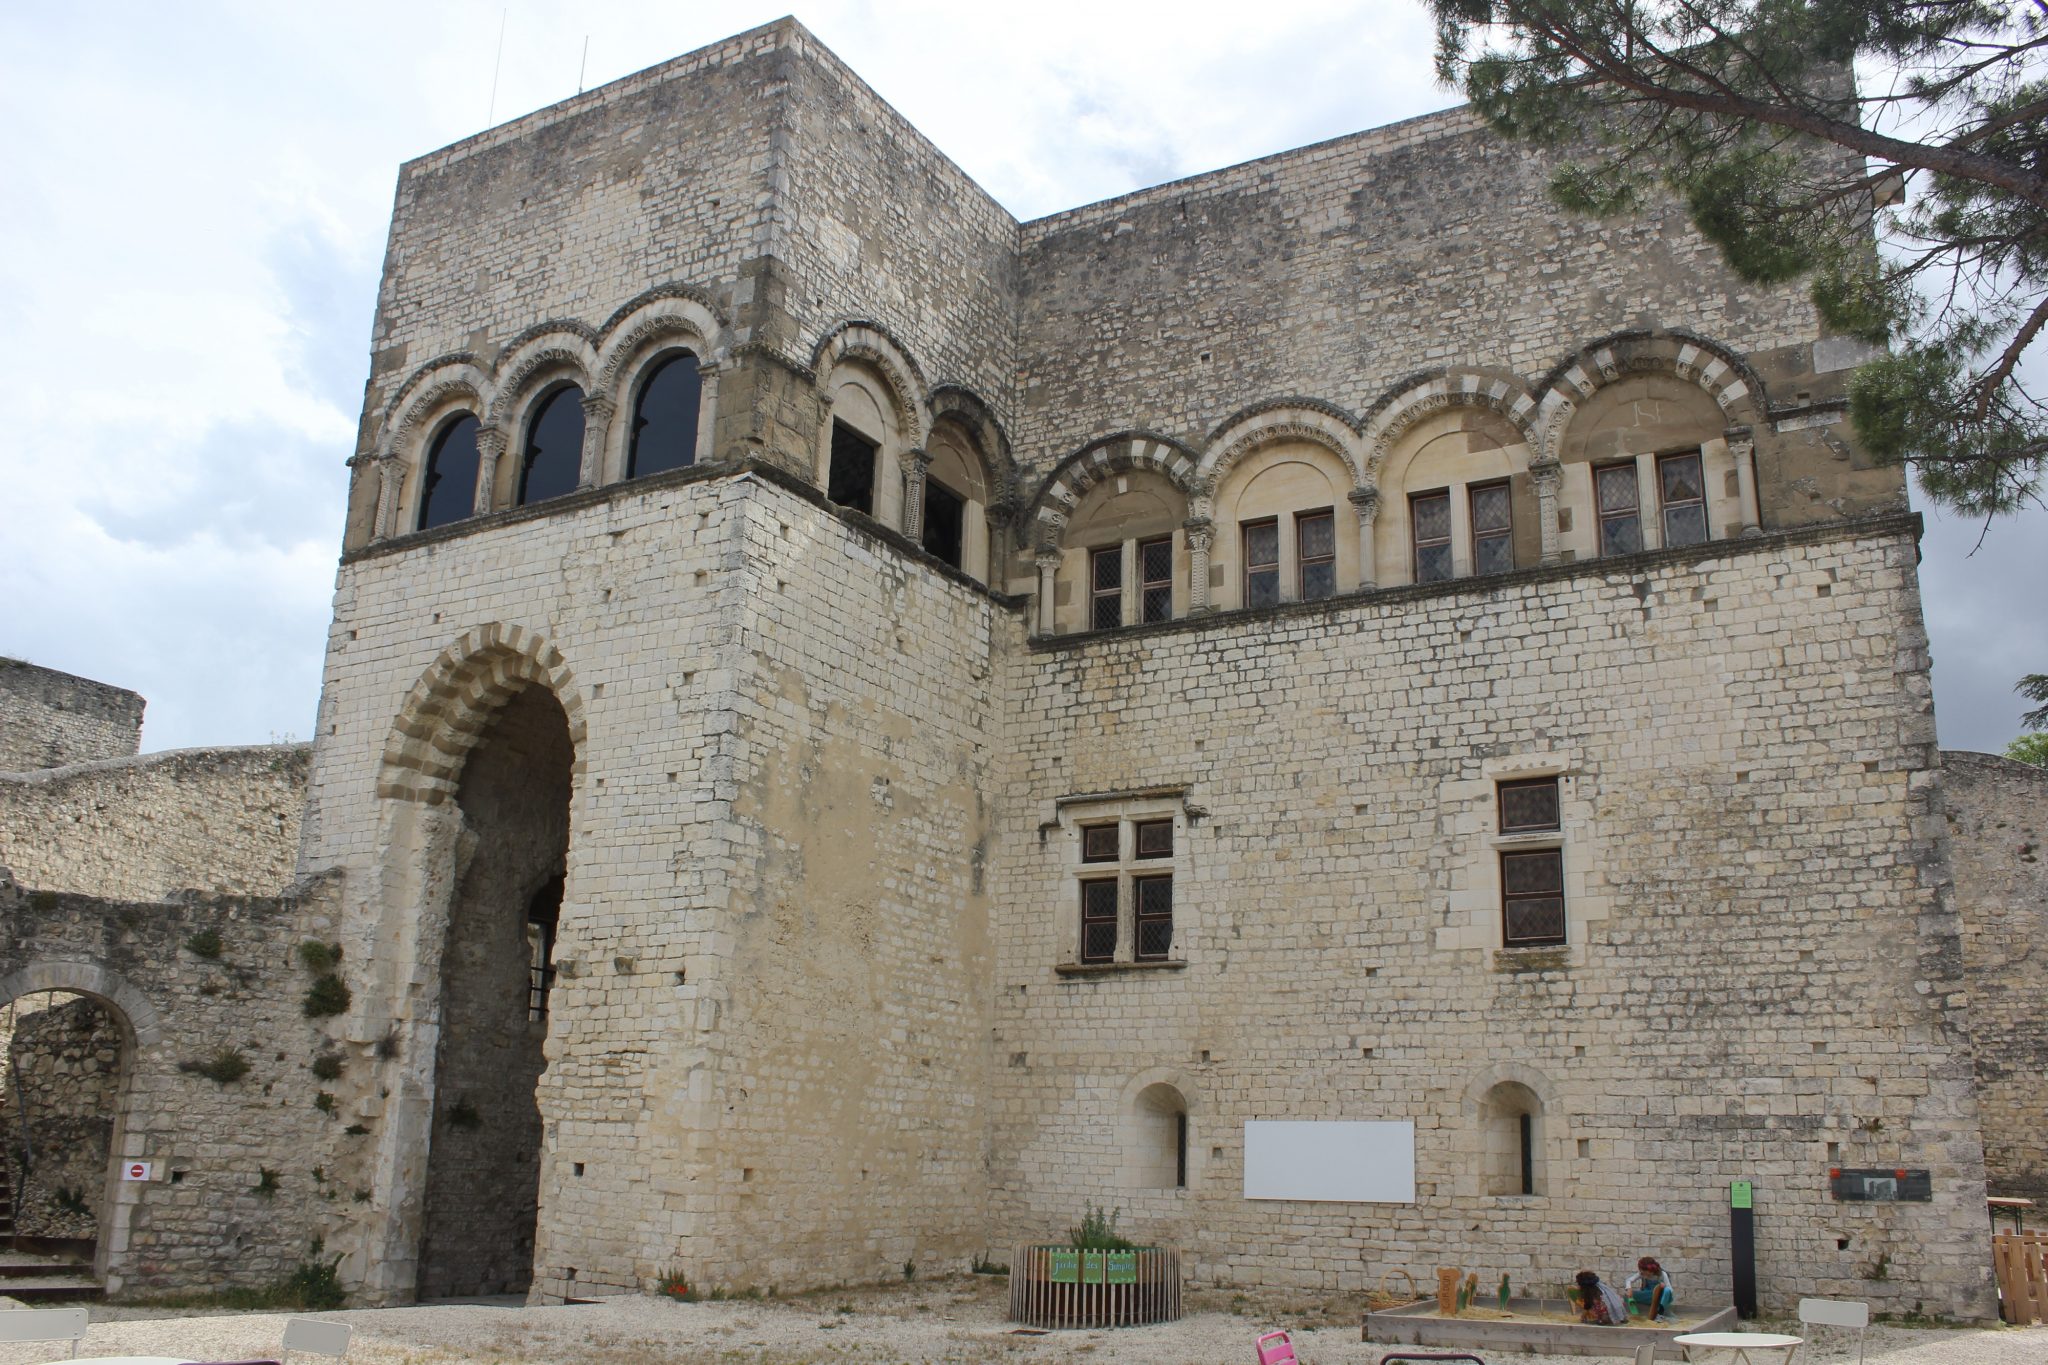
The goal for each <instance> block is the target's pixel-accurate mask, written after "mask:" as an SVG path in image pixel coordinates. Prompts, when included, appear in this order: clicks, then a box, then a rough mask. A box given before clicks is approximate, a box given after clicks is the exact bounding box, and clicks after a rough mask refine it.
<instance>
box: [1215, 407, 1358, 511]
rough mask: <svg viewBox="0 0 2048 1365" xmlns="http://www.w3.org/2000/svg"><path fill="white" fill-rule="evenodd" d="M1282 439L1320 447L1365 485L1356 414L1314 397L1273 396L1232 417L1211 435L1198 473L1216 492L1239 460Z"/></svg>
mask: <svg viewBox="0 0 2048 1365" xmlns="http://www.w3.org/2000/svg"><path fill="white" fill-rule="evenodd" d="M1280 441H1303V442H1306V443H1307V444H1309V445H1314V446H1320V447H1322V448H1323V449H1324V450H1327V451H1329V452H1330V453H1331V454H1332V455H1335V456H1336V457H1337V458H1338V459H1340V460H1342V461H1343V462H1344V467H1345V468H1346V469H1348V470H1350V471H1351V485H1352V487H1353V488H1364V487H1366V486H1367V481H1366V467H1365V454H1364V450H1363V449H1362V448H1361V446H1360V444H1359V426H1358V423H1357V419H1355V418H1353V417H1352V416H1351V415H1350V414H1349V413H1347V412H1345V411H1344V410H1343V409H1342V408H1339V407H1337V406H1336V405H1335V404H1334V403H1324V402H1321V401H1320V400H1317V399H1312V398H1281V399H1275V400H1273V401H1271V402H1268V403H1262V404H1259V405H1257V406H1256V407H1251V408H1246V409H1245V410H1244V411H1243V412H1241V413H1239V414H1237V415H1236V416H1234V417H1233V418H1231V419H1230V420H1229V421H1228V422H1226V423H1224V424H1223V425H1222V426H1221V427H1219V428H1217V430H1216V431H1215V433H1214V434H1212V435H1211V436H1210V438H1209V443H1208V447H1207V449H1206V450H1205V451H1204V453H1203V455H1202V460H1201V464H1200V466H1199V467H1198V468H1197V470H1196V478H1197V480H1198V481H1199V482H1200V483H1201V485H1202V486H1203V487H1205V488H1207V489H1209V490H1210V491H1211V492H1212V493H1213V491H1214V490H1215V489H1216V487H1217V486H1218V485H1219V484H1221V483H1222V481H1223V477H1224V476H1225V475H1226V474H1228V473H1229V472H1230V470H1231V467H1232V466H1234V465H1236V464H1237V462H1238V461H1240V460H1242V459H1244V457H1245V456H1247V455H1250V454H1251V453H1253V452H1254V451H1256V450H1260V449H1262V448H1264V447H1266V446H1269V445H1273V444H1275V443H1276V442H1280Z"/></svg>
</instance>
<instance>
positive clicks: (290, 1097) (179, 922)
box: [0, 878, 375, 1297]
mask: <svg viewBox="0 0 2048 1365" xmlns="http://www.w3.org/2000/svg"><path fill="white" fill-rule="evenodd" d="M332 890H333V888H332V886H331V884H326V883H313V884H309V885H306V886H303V887H301V888H300V889H299V892H298V893H297V894H295V895H293V896H290V897H285V898H274V899H252V898H240V897H216V898H199V897H194V898H190V899H187V900H184V901H181V902H179V903H178V904H176V905H163V904H148V903H142V902H133V901H127V902H124V901H108V900H97V899H93V898H90V897H86V896H76V895H69V894H59V893H55V892H49V891H34V892H29V891H24V890H22V889H20V888H18V887H17V886H15V885H14V884H13V883H12V882H9V881H7V880H5V879H4V878H0V1001H8V1000H14V999H18V998H21V997H22V996H24V995H31V994H34V993H37V992H46V991H74V992H79V993H83V994H87V995H90V996H92V997H94V998H95V999H96V1000H97V1001H98V1002H100V1003H101V1004H102V1005H103V1006H106V1007H107V1008H108V1009H109V1011H110V1012H111V1014H112V1015H113V1017H114V1018H115V1019H116V1021H117V1022H118V1026H119V1033H120V1038H121V1047H120V1053H121V1056H120V1062H119V1070H120V1076H119V1081H118V1083H117V1094H118V1099H117V1101H116V1103H115V1106H114V1113H115V1122H114V1125H113V1137H112V1144H113V1154H114V1157H115V1158H116V1160H118V1161H132V1160H142V1161H149V1162H153V1163H154V1164H155V1166H156V1178H155V1179H154V1180H152V1181H150V1182H148V1183H138V1182H129V1181H117V1180H113V1179H111V1176H112V1174H113V1173H112V1172H111V1171H110V1170H109V1169H107V1164H106V1163H101V1164H100V1168H99V1171H98V1178H97V1179H96V1180H94V1181H92V1182H89V1188H88V1189H86V1190H85V1191H84V1194H85V1197H86V1198H87V1199H88V1200H89V1201H90V1202H91V1203H92V1204H93V1206H94V1208H95V1210H96V1214H97V1220H98V1224H99V1237H100V1241H99V1257H100V1267H101V1269H102V1270H103V1271H104V1272H105V1274H106V1285H107V1288H108V1291H109V1293H110V1294H112V1295H114V1296H116V1297H121V1296H132V1295H137V1294H150V1293H164V1292H170V1291H174V1290H185V1291H189V1290H195V1289H205V1290H214V1289H224V1288H230V1287H234V1286H251V1287H253V1286H261V1285H267V1284H270V1283H272V1282H274V1281H276V1280H278V1279H280V1278H282V1277H283V1276H285V1275H286V1274H288V1273H290V1272H291V1271H292V1270H293V1269H294V1268H296V1267H297V1266H298V1265H299V1264H300V1263H301V1262H303V1261H304V1260H305V1259H306V1258H307V1257H308V1256H309V1254H310V1251H311V1247H312V1244H313V1240H314V1239H315V1238H316V1237H331V1236H333V1235H335V1233H336V1231H337V1230H338V1228H339V1227H340V1226H342V1225H343V1224H344V1223H345V1221H346V1220H347V1219H348V1218H350V1217H352V1216H356V1215H357V1214H359V1213H360V1211H361V1210H362V1209H363V1208H364V1207H365V1206H363V1205H361V1204H358V1203H356V1202H354V1199H353V1197H352V1196H353V1192H354V1191H357V1190H361V1191H362V1192H363V1194H364V1195H365V1196H367V1193H368V1191H367V1188H366V1187H365V1186H363V1185H362V1184H359V1183H357V1178H356V1175H355V1172H356V1171H357V1169H358V1168H359V1167H360V1165H361V1155H362V1153H363V1152H364V1150H365V1149H366V1146H367V1144H366V1142H365V1140H364V1137H363V1136H362V1135H360V1134H351V1133H349V1132H348V1131H347V1130H346V1127H345V1125H347V1123H348V1121H349V1116H345V1115H343V1114H341V1113H339V1112H330V1111H329V1110H328V1109H324V1108H323V1107H322V1106H321V1105H320V1104H319V1103H318V1102H317V1100H318V1097H319V1095H320V1094H321V1093H322V1092H323V1091H346V1090H347V1089H348V1086H349V1083H350V1082H349V1081H347V1080H341V1081H322V1080H320V1079H319V1078H317V1077H316V1076H314V1075H313V1074H312V1071H311V1069H310V1068H311V1065H312V1063H313V1060H314V1058H315V1057H317V1056H320V1055H322V1054H323V1053H326V1052H329V1051H330V1050H332V1049H333V1048H334V1047H335V1040H334V1037H333V1034H334V1028H333V1025H332V1024H331V1023H330V1022H328V1021H323V1020H315V1019H309V1018H307V1017H306V1016H305V1014H304V1012H303V1007H302V1001H303V999H304V995H305V990H306V986H307V984H308V980H307V976H306V974H305V973H304V971H303V970H301V969H300V967H299V966H298V964H297V962H296V959H295V952H296V949H297V946H298V944H299V943H300V942H301V941H302V940H303V939H305V938H307V937H312V936H324V935H326V934H327V933H329V932H331V923H332V919H331V916H332V911H333V906H332V904H331V897H332ZM206 933H212V934H214V935H217V936H218V955H217V956H213V957H207V956H202V955H201V954H200V953H198V952H195V951H194V949H193V947H192V946H191V945H192V944H193V943H194V942H195V940H199V939H200V936H201V935H203V934H206ZM97 1055H98V1053H97V1049H96V1050H95V1056H96V1057H97ZM223 1056H233V1057H237V1058H239V1059H240V1061H241V1063H243V1064H244V1065H245V1066H246V1068H247V1069H246V1072H245V1073H244V1074H242V1075H240V1076H233V1075H231V1073H229V1072H227V1071H221V1072H219V1073H218V1074H219V1075H220V1077H221V1079H209V1077H208V1076H206V1075H204V1074H201V1073H200V1072H198V1071H196V1070H193V1069H192V1068H193V1067H196V1066H202V1065H208V1064H217V1063H219V1062H220V1060H221V1059H222V1058H223ZM350 1065H351V1067H357V1064H356V1063H353V1062H351V1063H350ZM368 1070H369V1067H368V1064H367V1063H365V1064H362V1065H361V1066H360V1067H359V1068H358V1069H357V1074H356V1076H355V1078H354V1079H355V1080H356V1081H358V1082H361V1083H364V1084H366V1085H367V1086H368V1087H369V1088H370V1089H371V1090H372V1091H374V1084H375V1083H374V1080H372V1079H371V1078H370V1077H369V1075H368V1074H367V1072H368ZM266 1172H268V1173H269V1175H268V1178H266V1175H265V1173H266Z"/></svg>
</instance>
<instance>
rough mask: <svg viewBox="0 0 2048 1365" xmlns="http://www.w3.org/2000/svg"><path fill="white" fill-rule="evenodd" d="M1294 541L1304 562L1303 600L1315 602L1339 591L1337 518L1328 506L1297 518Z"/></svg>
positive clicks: (1300, 558)
mask: <svg viewBox="0 0 2048 1365" xmlns="http://www.w3.org/2000/svg"><path fill="white" fill-rule="evenodd" d="M1294 543H1295V545H1296V547H1297V551H1298V558H1299V561H1300V566H1301V573H1300V577H1301V600H1302V601H1304V602H1313V601H1315V600H1316V599H1317V598H1322V597H1329V596H1331V595H1332V594H1333V593H1335V592H1336V591H1337V518H1336V515H1335V514H1334V513H1332V512H1330V511H1329V510H1328V509H1325V510H1323V511H1320V512H1303V513H1301V514H1300V515H1299V516H1297V517H1295V519H1294Z"/></svg>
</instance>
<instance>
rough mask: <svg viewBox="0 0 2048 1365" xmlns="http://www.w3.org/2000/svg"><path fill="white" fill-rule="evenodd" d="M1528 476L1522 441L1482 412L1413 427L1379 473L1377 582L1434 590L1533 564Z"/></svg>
mask: <svg viewBox="0 0 2048 1365" xmlns="http://www.w3.org/2000/svg"><path fill="white" fill-rule="evenodd" d="M1528 469H1529V448H1528V444H1527V442H1526V440H1525V438H1524V437H1523V435H1522V433H1521V432H1520V431H1519V430H1518V429H1517V428H1516V427H1514V426H1513V425H1512V424H1511V423H1510V422H1508V420H1507V419H1506V418H1504V417H1501V416H1500V415H1499V414H1497V413H1494V412H1492V411H1490V410H1485V409H1478V408H1459V409H1454V410H1452V411H1449V412H1442V413H1437V414H1435V415H1433V416H1431V417H1428V418H1425V419H1423V420H1422V421H1420V422H1418V423H1417V424H1416V425H1415V426H1414V428H1413V429H1411V430H1410V431H1409V432H1407V433H1406V434H1405V435H1404V436H1403V437H1402V438H1401V440H1400V441H1399V443H1398V444H1397V445H1396V446H1395V448H1394V450H1393V452H1392V453H1391V454H1390V455H1389V456H1388V458H1387V462H1386V465H1385V467H1384V468H1383V469H1382V471H1381V475H1380V486H1381V488H1382V490H1383V492H1382V496H1381V499H1380V513H1379V521H1378V523H1377V524H1378V527H1379V530H1380V534H1379V535H1378V537H1377V542H1378V544H1377V551H1376V553H1377V557H1378V559H1379V564H1378V566H1377V570H1376V573H1377V576H1376V579H1375V581H1377V582H1379V583H1382V584H1394V583H1440V582H1445V581H1448V580H1450V579H1453V578H1467V577H1472V576H1475V575H1484V574H1496V573H1508V572H1511V571H1512V570H1514V569H1515V568H1516V567H1518V566H1520V567H1527V566H1529V565H1532V564H1535V563H1536V562H1537V561H1538V559H1539V558H1541V555H1542V543H1541V542H1542V532H1541V528H1540V526H1539V525H1538V521H1537V515H1536V513H1537V507H1536V490H1535V485H1534V484H1532V483H1531V482H1530V480H1529V473H1528Z"/></svg>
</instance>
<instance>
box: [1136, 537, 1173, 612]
mask: <svg viewBox="0 0 2048 1365" xmlns="http://www.w3.org/2000/svg"><path fill="white" fill-rule="evenodd" d="M1138 606H1139V608H1140V613H1139V619H1140V620H1143V621H1171V620H1172V619H1173V537H1172V536H1161V537H1159V539H1157V540H1141V541H1139V542H1138Z"/></svg>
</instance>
